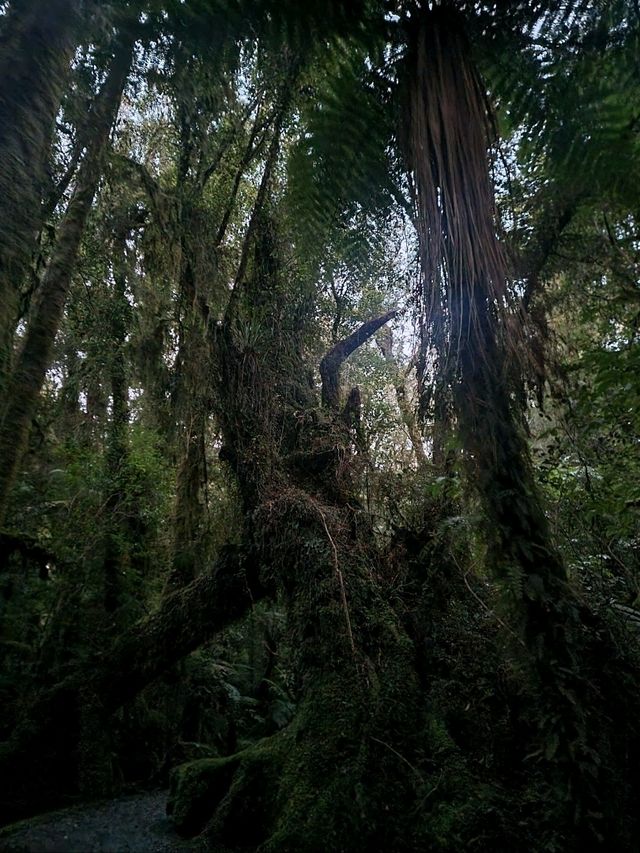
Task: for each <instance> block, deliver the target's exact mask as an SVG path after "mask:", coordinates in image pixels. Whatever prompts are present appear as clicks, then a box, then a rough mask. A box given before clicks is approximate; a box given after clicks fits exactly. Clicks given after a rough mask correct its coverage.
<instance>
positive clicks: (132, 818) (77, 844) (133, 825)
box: [0, 791, 193, 853]
mask: <svg viewBox="0 0 640 853" xmlns="http://www.w3.org/2000/svg"><path fill="white" fill-rule="evenodd" d="M166 802H167V792H166V791H154V792H152V793H148V792H147V793H139V794H132V795H128V796H122V797H118V798H117V799H115V800H109V801H108V802H101V803H96V804H93V805H84V806H74V807H73V808H70V809H64V810H63V811H58V812H51V813H49V814H46V815H41V816H39V817H35V818H31V819H29V820H25V821H21V822H20V823H19V824H15V825H14V826H10V827H5V828H4V829H3V830H0V853H174V851H175V853H178V851H185V850H193V845H192V844H190V843H189V842H185V841H183V840H181V839H180V837H179V836H178V835H177V834H176V832H175V830H174V829H173V824H172V823H171V821H170V820H169V818H168V817H167V816H166V814H165V806H166Z"/></svg>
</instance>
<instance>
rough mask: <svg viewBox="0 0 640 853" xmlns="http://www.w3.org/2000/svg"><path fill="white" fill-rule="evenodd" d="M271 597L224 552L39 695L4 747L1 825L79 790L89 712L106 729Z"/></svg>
mask: <svg viewBox="0 0 640 853" xmlns="http://www.w3.org/2000/svg"><path fill="white" fill-rule="evenodd" d="M268 593H269V587H268V586H265V585H263V584H262V583H261V582H260V580H259V578H258V567H257V565H256V564H255V562H254V561H253V560H252V559H251V557H245V556H244V555H242V554H240V553H239V552H237V551H235V550H232V549H228V550H226V551H223V552H222V554H221V556H220V557H219V559H218V561H217V562H216V564H215V565H214V567H213V569H211V570H210V571H208V572H205V573H204V574H202V575H201V576H200V577H199V578H198V579H197V580H196V581H194V582H193V583H192V584H191V585H190V586H188V587H187V588H186V589H184V590H182V591H180V592H176V593H173V594H172V595H169V596H167V597H166V598H164V599H163V601H162V602H161V604H160V606H159V608H158V610H157V611H156V612H155V613H153V614H152V615H151V616H149V617H148V618H146V619H144V620H142V621H140V622H139V623H137V624H136V625H134V626H132V627H131V628H130V629H129V630H127V631H126V632H124V633H123V634H122V635H120V637H119V638H118V639H117V640H116V641H115V642H114V643H113V644H112V646H111V647H110V648H109V649H107V650H106V651H105V652H104V654H102V655H98V656H96V657H94V658H93V659H91V660H89V661H87V662H86V663H85V664H83V665H81V666H80V667H79V668H78V669H77V670H76V671H75V672H74V673H72V674H71V675H69V676H68V677H67V678H66V679H65V680H64V681H62V682H61V683H59V684H56V685H55V686H53V687H51V688H50V689H48V690H47V691H46V692H45V693H43V694H42V695H41V696H39V697H38V698H37V699H36V700H35V701H34V703H33V704H32V705H31V706H30V707H29V708H27V709H25V713H24V716H23V720H24V722H23V723H21V724H19V726H18V727H17V729H16V730H15V731H14V733H13V734H12V736H11V739H10V740H9V741H7V742H5V743H4V744H2V746H1V747H0V778H1V779H2V780H4V781H5V784H4V785H3V789H2V796H1V798H0V799H1V802H2V809H1V812H0V821H1V820H2V819H3V818H4V819H7V820H9V819H15V818H17V817H19V816H21V814H24V813H26V812H27V811H28V810H32V811H36V810H37V809H38V808H39V807H41V806H42V805H51V804H52V802H55V801H59V799H60V796H61V795H62V794H64V793H69V792H70V791H72V790H73V789H74V787H76V786H77V768H78V765H79V764H80V763H82V761H81V759H82V756H78V755H77V744H78V736H79V725H80V721H81V719H83V712H84V711H85V710H86V709H87V708H90V709H92V714H93V716H94V718H95V717H96V715H97V717H98V718H99V720H100V724H101V726H102V727H103V728H104V727H106V726H107V724H108V719H109V717H110V715H111V714H113V713H114V712H115V711H116V710H117V709H118V708H120V707H121V706H122V705H124V704H125V703H127V702H130V701H131V700H132V699H134V698H135V697H136V696H137V695H138V694H139V693H140V692H141V691H142V690H143V689H144V688H145V687H146V686H147V685H149V684H151V683H152V682H153V681H154V680H155V679H157V678H158V677H159V676H160V675H162V674H163V673H164V672H166V671H167V670H169V669H170V668H171V667H172V666H174V665H175V664H176V663H178V662H179V661H180V660H181V659H182V658H184V657H185V656H186V655H188V654H189V653H190V652H192V651H194V650H195V649H197V648H199V647H200V646H202V645H203V644H204V643H206V642H207V640H209V639H210V638H211V637H212V636H214V635H215V634H216V633H217V632H219V631H221V630H222V629H223V628H225V627H226V626H228V625H230V624H232V623H233V622H235V621H237V620H238V619H240V618H242V616H244V614H245V613H247V611H248V610H249V609H250V608H251V606H252V605H253V603H254V602H256V601H259V600H260V599H261V598H262V597H264V596H265V595H266V594H268Z"/></svg>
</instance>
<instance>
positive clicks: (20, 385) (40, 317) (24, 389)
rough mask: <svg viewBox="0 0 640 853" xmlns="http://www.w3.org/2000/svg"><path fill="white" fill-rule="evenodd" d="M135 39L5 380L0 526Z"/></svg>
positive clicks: (116, 73) (98, 120)
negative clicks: (22, 338)
mask: <svg viewBox="0 0 640 853" xmlns="http://www.w3.org/2000/svg"><path fill="white" fill-rule="evenodd" d="M131 54H132V43H131V41H130V40H127V41H126V44H123V45H121V46H119V47H118V49H117V53H116V56H115V58H114V61H113V65H112V68H111V71H110V73H109V77H108V78H107V80H106V82H105V84H104V87H103V89H102V91H101V92H100V95H99V96H98V100H97V102H96V105H95V114H94V123H93V135H92V137H91V139H90V140H89V141H88V142H87V150H86V152H85V156H84V159H83V162H82V165H81V166H80V169H79V172H78V177H77V181H76V187H75V191H74V193H73V196H72V198H71V201H70V202H69V206H68V208H67V211H66V213H65V216H64V219H63V221H62V224H61V226H60V229H59V233H58V237H57V241H56V245H55V248H54V251H53V256H52V258H51V260H50V262H49V265H48V267H47V269H46V271H45V273H44V276H43V279H42V282H41V283H40V286H39V288H38V291H37V293H36V297H35V302H34V305H33V307H32V310H31V314H30V317H29V322H28V325H27V331H26V333H25V337H24V340H23V341H22V345H21V348H20V351H19V353H18V355H17V358H16V364H15V367H14V369H13V370H12V372H11V376H10V377H9V380H8V383H7V394H6V396H5V400H6V403H5V408H4V411H3V412H2V420H1V424H0V526H1V525H2V523H3V521H4V516H5V513H6V508H7V501H8V498H9V493H10V491H11V488H12V486H13V483H14V481H15V478H16V476H17V473H18V469H19V466H20V463H21V460H22V457H23V455H24V452H25V449H26V446H27V441H28V437H29V430H30V427H31V421H32V418H33V415H34V413H35V410H36V406H37V402H38V397H39V395H40V390H41V388H42V384H43V382H44V379H45V375H46V371H47V368H48V367H49V364H50V360H51V353H52V349H53V344H54V341H55V337H56V334H57V332H58V328H59V326H60V321H61V319H62V313H63V311H64V305H65V302H66V298H67V293H68V290H69V286H70V284H71V278H72V275H73V271H74V269H75V264H76V258H77V255H78V250H79V248H80V242H81V240H82V235H83V233H84V228H85V224H86V221H87V217H88V215H89V211H90V210H91V205H92V202H93V197H94V195H95V192H96V189H97V187H98V182H99V180H100V176H101V173H102V164H103V157H104V153H105V151H106V148H107V145H108V142H109V135H110V131H111V127H112V125H113V122H114V121H115V118H116V116H117V114H118V108H119V105H120V98H121V96H122V91H123V88H124V86H125V83H126V80H127V75H128V72H129V66H130V62H131Z"/></svg>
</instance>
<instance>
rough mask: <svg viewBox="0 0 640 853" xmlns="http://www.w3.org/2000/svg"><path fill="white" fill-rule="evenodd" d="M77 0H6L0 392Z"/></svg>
mask: <svg viewBox="0 0 640 853" xmlns="http://www.w3.org/2000/svg"><path fill="white" fill-rule="evenodd" d="M80 5H81V4H80V2H79V0H49V2H48V3H46V4H44V5H43V4H42V3H41V2H40V1H39V0H25V2H22V3H20V4H17V3H13V4H11V6H10V9H9V12H8V13H7V15H6V18H5V19H4V20H3V29H2V38H1V40H0V163H2V168H1V169H0V235H2V242H1V244H0V394H1V393H2V390H3V387H4V384H5V381H6V379H7V373H8V371H9V369H10V364H11V358H12V351H13V336H14V332H15V328H16V324H17V322H18V319H19V313H20V291H21V288H22V287H23V286H24V283H25V279H26V277H27V273H28V270H29V265H30V262H31V259H32V257H33V254H34V251H35V247H36V238H37V234H38V232H39V230H40V227H41V225H42V199H43V196H44V194H45V192H46V187H47V165H48V159H49V156H50V152H51V143H52V139H53V133H54V127H55V118H56V113H57V111H58V109H59V107H60V102H61V100H62V95H63V92H64V90H65V87H66V81H67V77H68V72H69V67H70V62H71V58H72V56H73V49H74V45H75V42H76V29H77V25H78V23H79V18H80V15H79V9H80Z"/></svg>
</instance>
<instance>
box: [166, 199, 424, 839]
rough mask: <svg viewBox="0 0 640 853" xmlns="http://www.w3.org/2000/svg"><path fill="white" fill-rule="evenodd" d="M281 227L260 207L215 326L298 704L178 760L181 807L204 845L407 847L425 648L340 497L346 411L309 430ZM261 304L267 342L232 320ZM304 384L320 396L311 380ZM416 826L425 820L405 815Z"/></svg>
mask: <svg viewBox="0 0 640 853" xmlns="http://www.w3.org/2000/svg"><path fill="white" fill-rule="evenodd" d="M272 230H273V229H272V227H271V226H270V223H265V221H264V212H261V215H260V216H258V218H257V220H256V227H255V231H254V235H255V239H256V240H257V241H258V247H257V249H256V253H255V257H254V259H253V264H251V263H250V262H249V263H248V265H247V270H248V276H249V278H248V280H247V283H246V286H244V287H241V288H240V289H239V290H237V291H236V292H235V294H234V303H233V309H232V310H231V311H230V312H229V313H228V315H227V317H226V321H225V326H224V327H223V328H222V329H220V330H218V334H217V337H216V343H217V345H218V350H217V357H218V359H219V363H220V364H221V367H222V373H221V382H220V386H219V389H218V395H219V413H220V418H221V424H222V429H223V437H224V441H225V446H226V447H227V448H228V456H229V458H230V459H231V460H233V466H234V469H235V471H236V473H237V476H238V485H239V488H240V491H241V494H242V497H243V503H244V508H245V512H246V517H247V519H248V523H250V524H251V525H252V527H253V531H254V534H253V538H254V541H255V542H256V543H257V544H258V547H259V552H260V560H261V563H262V564H263V565H264V566H265V569H266V571H268V573H269V574H270V575H271V576H272V577H273V578H274V580H275V583H276V585H277V587H278V589H279V591H280V595H281V596H282V598H283V600H284V602H285V604H286V606H287V613H288V634H289V644H290V647H291V648H292V649H294V661H293V667H294V673H295V689H296V693H297V698H298V712H297V714H296V717H295V719H294V721H293V722H292V723H291V724H290V725H289V727H288V728H287V729H285V730H284V731H282V732H281V733H279V734H277V735H275V736H274V737H272V738H270V739H268V740H267V741H263V742H261V743H260V744H258V745H256V746H255V747H252V748H249V749H248V750H246V751H245V752H244V753H240V754H239V755H237V756H234V757H231V758H230V759H222V760H221V761H220V760H219V761H214V762H213V763H211V762H204V763H198V762H196V764H195V765H187V766H186V767H185V768H182V769H181V770H179V771H178V772H177V774H176V776H175V780H174V790H173V794H172V797H171V801H170V808H172V809H173V811H174V814H176V817H177V821H178V823H179V824H180V825H181V826H182V827H183V828H184V829H187V831H191V832H194V831H196V832H197V831H198V830H200V829H202V827H203V825H204V824H206V823H207V822H209V826H208V829H207V841H208V843H209V845H210V846H211V847H216V846H217V847H220V848H221V849H222V848H225V849H226V848H229V849H240V848H242V849H246V848H250V849H254V848H256V847H260V849H264V850H274V851H276V850H280V851H288V850H291V851H294V850H295V851H321V850H327V849H330V850H336V851H337V850H354V851H359V850H362V851H364V850H368V851H375V850H383V849H385V850H388V849H404V847H403V842H404V841H405V839H404V838H401V837H399V835H398V831H399V830H398V827H402V826H403V821H402V815H408V813H409V811H410V810H411V809H412V808H414V807H415V805H416V802H417V798H419V796H420V791H421V790H422V786H423V785H424V784H425V780H424V777H423V776H422V775H421V772H420V770H419V769H417V768H416V767H415V766H413V764H412V763H411V762H412V760H413V758H414V757H415V756H416V755H418V754H420V749H421V747H423V746H424V742H423V728H424V717H425V707H424V697H423V695H422V694H421V689H420V686H419V684H418V678H417V675H416V671H415V666H414V654H415V650H414V647H413V643H412V642H411V640H410V639H409V637H408V636H407V634H406V633H405V632H404V630H403V627H402V625H401V624H400V622H399V620H398V618H397V616H396V614H395V613H394V612H393V610H392V607H391V605H390V604H389V601H388V600H387V599H388V596H387V595H385V591H384V589H383V588H382V587H381V586H380V583H379V580H378V578H379V577H380V576H381V567H380V565H379V561H380V556H379V554H378V553H377V549H376V546H375V542H374V541H373V539H372V537H371V530H370V524H369V522H368V519H367V518H366V517H365V515H364V513H363V512H362V511H361V510H359V509H358V506H359V501H358V499H357V495H356V494H355V490H354V487H353V484H351V491H350V496H351V500H350V501H349V500H338V499H335V500H332V499H331V497H330V496H331V495H332V494H333V495H335V494H336V492H340V493H341V495H342V496H344V495H345V493H346V491H347V488H348V480H349V476H350V475H349V474H348V471H349V470H350V468H351V466H352V465H353V461H352V459H351V456H352V434H351V431H350V430H349V428H348V427H347V425H346V424H345V423H344V421H343V419H342V417H341V413H340V412H339V411H338V412H334V413H332V414H329V413H327V415H326V418H325V419H322V420H321V422H319V423H318V425H317V426H316V427H309V428H308V430H309V431H303V433H302V434H300V431H299V427H298V420H297V418H296V417H295V413H296V412H299V407H300V403H301V400H300V393H301V388H300V387H299V382H297V381H296V380H297V377H299V376H304V369H303V364H302V362H301V361H300V355H299V351H300V350H299V347H297V346H296V342H295V339H296V336H297V335H298V334H299V333H300V329H299V328H298V329H296V327H295V316H296V309H295V305H294V304H293V302H292V295H291V293H290V292H288V293H287V295H286V296H285V295H284V294H282V293H279V292H278V281H279V279H280V276H281V272H280V271H279V269H278V262H277V257H275V253H276V252H277V239H274V235H273V233H272ZM268 255H269V259H268V261H266V257H267V256H268ZM267 306H268V309H267ZM265 310H268V316H269V317H270V323H269V328H270V329H272V330H273V334H272V336H269V335H268V334H267V333H266V332H265V335H264V337H263V338H261V351H260V352H256V351H254V349H253V348H252V347H250V346H248V345H246V343H245V342H244V341H242V340H241V339H238V338H237V337H236V334H235V329H236V327H237V324H239V323H240V324H241V323H242V322H250V318H251V316H252V312H253V311H256V312H258V313H259V312H264V311H265ZM392 313H393V312H391V314H388V315H385V317H384V318H378V319H377V320H375V321H372V322H370V323H368V324H365V325H364V326H363V327H362V328H361V329H360V330H359V331H358V332H356V333H355V334H354V335H353V336H351V337H350V338H349V339H348V343H346V344H345V345H343V346H342V347H341V348H340V349H339V353H338V354H337V355H336V358H335V359H334V360H333V363H332V368H335V369H333V370H332V377H333V378H335V380H336V381H335V383H332V387H333V385H337V371H338V369H339V363H340V362H341V360H343V358H346V356H347V355H348V353H349V352H353V351H354V350H355V349H356V347H357V346H359V345H360V344H362V343H363V342H364V341H365V340H367V338H368V337H369V336H370V335H372V334H373V333H374V332H375V330H376V329H377V328H379V327H380V325H381V324H382V323H383V322H386V321H387V320H388V319H390V317H391V316H392ZM283 342H286V344H285V345H283ZM296 352H297V353H298V355H297V356H296V355H295V353H296ZM338 356H341V357H342V359H341V358H339V357H338ZM325 364H326V361H325ZM292 389H295V391H293V390H292ZM307 396H308V400H307V405H308V406H309V408H310V409H312V408H313V407H314V404H315V405H316V406H317V401H316V400H315V398H314V395H313V392H312V390H311V388H309V389H308V391H307ZM328 419H330V421H331V422H330V423H328ZM311 448H313V450H311ZM301 455H306V458H307V464H305V465H304V466H301V465H300V464H299V462H298V460H299V458H300V456H301ZM338 479H340V480H341V488H340V489H337V488H336V486H335V483H336V482H337V481H338ZM331 483H333V484H334V485H333V487H331V486H330V485H329V486H328V484H331ZM405 756H411V757H412V759H411V760H409V759H405ZM203 792H204V796H203ZM423 795H424V792H423ZM390 815H393V820H390V819H389V817H390ZM404 828H405V829H404V830H402V829H401V830H400V833H402V832H403V831H405V830H406V833H407V835H411V834H412V833H414V832H415V826H414V825H413V824H412V823H411V821H409V820H406V821H405V822H404Z"/></svg>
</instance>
